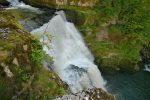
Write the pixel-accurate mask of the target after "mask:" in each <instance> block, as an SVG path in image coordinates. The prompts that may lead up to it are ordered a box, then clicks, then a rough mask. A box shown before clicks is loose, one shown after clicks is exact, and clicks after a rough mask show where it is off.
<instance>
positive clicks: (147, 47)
mask: <svg viewBox="0 0 150 100" xmlns="http://www.w3.org/2000/svg"><path fill="white" fill-rule="evenodd" d="M141 56H142V60H143V62H144V64H150V42H147V43H145V44H144V45H143V48H142V49H141Z"/></svg>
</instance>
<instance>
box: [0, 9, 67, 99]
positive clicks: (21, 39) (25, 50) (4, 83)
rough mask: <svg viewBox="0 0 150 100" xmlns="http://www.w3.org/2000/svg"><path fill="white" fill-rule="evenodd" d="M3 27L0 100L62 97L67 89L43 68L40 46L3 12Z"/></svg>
mask: <svg viewBox="0 0 150 100" xmlns="http://www.w3.org/2000/svg"><path fill="white" fill-rule="evenodd" d="M0 23H1V24H0V97H1V99H2V100H11V99H19V100H20V99H21V100H26V99H29V100H30V99H33V100H35V99H38V100H40V99H41V100H45V99H52V98H54V97H56V96H62V95H63V94H64V93H65V90H67V86H65V85H63V84H62V82H61V80H60V79H59V77H58V76H57V75H56V74H55V73H54V72H53V71H48V70H46V69H45V68H44V67H43V66H42V61H43V48H42V45H41V43H40V42H39V41H38V40H36V39H35V38H34V37H33V36H32V35H31V34H30V33H29V32H27V31H26V30H24V29H23V28H22V26H21V25H20V24H19V23H18V22H17V21H16V19H15V18H14V17H13V16H12V15H10V13H8V12H7V11H0ZM37 52H38V53H37ZM10 74H11V75H10Z"/></svg>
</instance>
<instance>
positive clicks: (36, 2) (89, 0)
mask: <svg viewBox="0 0 150 100" xmlns="http://www.w3.org/2000/svg"><path fill="white" fill-rule="evenodd" d="M24 2H26V3H28V4H31V5H33V6H43V7H49V8H52V7H55V8H56V7H59V6H61V7H63V6H66V5H68V6H79V7H93V6H94V5H95V3H96V2H97V0H67V1H66V0H24Z"/></svg>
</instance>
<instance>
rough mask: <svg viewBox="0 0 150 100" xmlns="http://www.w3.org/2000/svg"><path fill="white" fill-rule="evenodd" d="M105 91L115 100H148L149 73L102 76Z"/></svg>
mask: <svg viewBox="0 0 150 100" xmlns="http://www.w3.org/2000/svg"><path fill="white" fill-rule="evenodd" d="M103 76H104V78H105V80H107V89H108V91H109V92H111V93H112V94H114V95H115V96H116V98H117V100H150V72H147V71H140V72H138V73H135V74H127V73H118V74H114V75H103Z"/></svg>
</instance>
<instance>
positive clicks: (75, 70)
mask: <svg viewBox="0 0 150 100" xmlns="http://www.w3.org/2000/svg"><path fill="white" fill-rule="evenodd" d="M45 30H46V32H47V33H48V34H50V35H52V36H53V38H52V41H51V42H52V43H51V44H48V45H50V46H51V47H52V48H51V49H48V48H47V47H46V46H45V47H44V50H45V51H46V53H47V54H49V55H50V56H52V57H53V59H54V65H53V68H54V71H56V72H57V73H58V75H59V76H60V78H61V79H62V80H63V81H65V82H66V83H67V84H68V85H69V86H70V89H71V90H72V92H73V93H76V92H79V91H81V90H83V89H87V88H92V87H97V88H102V89H104V90H105V88H104V85H105V81H104V80H103V78H102V76H101V73H100V71H99V70H98V68H97V66H96V65H95V64H94V63H93V61H94V58H93V56H92V54H91V53H90V51H89V50H88V48H87V47H86V45H85V44H84V41H83V39H82V37H81V35H80V33H79V32H78V31H77V29H76V28H75V26H74V24H73V23H70V22H67V21H66V17H65V14H64V13H63V11H59V12H57V15H56V16H55V17H53V18H52V19H51V20H50V21H49V22H48V23H46V24H44V25H43V26H42V27H40V28H38V29H35V30H33V31H32V33H33V34H43V32H44V31H45ZM41 40H42V39H41ZM44 42H48V38H47V37H46V36H45V39H44Z"/></svg>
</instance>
